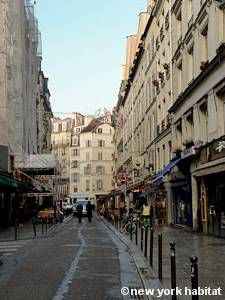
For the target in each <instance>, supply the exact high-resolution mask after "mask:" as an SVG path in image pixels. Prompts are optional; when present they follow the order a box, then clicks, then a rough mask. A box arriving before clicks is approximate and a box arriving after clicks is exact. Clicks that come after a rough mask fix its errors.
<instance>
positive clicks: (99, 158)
mask: <svg viewBox="0 0 225 300" xmlns="http://www.w3.org/2000/svg"><path fill="white" fill-rule="evenodd" d="M98 160H102V152H98Z"/></svg>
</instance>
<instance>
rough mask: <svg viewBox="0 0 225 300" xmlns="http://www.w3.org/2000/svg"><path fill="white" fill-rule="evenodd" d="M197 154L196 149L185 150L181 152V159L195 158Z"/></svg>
mask: <svg viewBox="0 0 225 300" xmlns="http://www.w3.org/2000/svg"><path fill="white" fill-rule="evenodd" d="M195 154H196V151H195V148H194V147H190V148H187V149H184V150H183V151H182V152H181V158H182V159H184V158H187V157H190V156H193V155H195Z"/></svg>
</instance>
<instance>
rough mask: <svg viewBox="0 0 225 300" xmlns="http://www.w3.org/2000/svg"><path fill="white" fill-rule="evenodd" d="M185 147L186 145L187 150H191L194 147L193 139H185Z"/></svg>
mask: <svg viewBox="0 0 225 300" xmlns="http://www.w3.org/2000/svg"><path fill="white" fill-rule="evenodd" d="M183 145H184V146H185V147H186V148H189V147H192V146H194V141H193V138H188V139H185V140H184V141H183Z"/></svg>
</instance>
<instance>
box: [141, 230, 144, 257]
mask: <svg viewBox="0 0 225 300" xmlns="http://www.w3.org/2000/svg"><path fill="white" fill-rule="evenodd" d="M143 235H144V230H143V224H141V251H143Z"/></svg>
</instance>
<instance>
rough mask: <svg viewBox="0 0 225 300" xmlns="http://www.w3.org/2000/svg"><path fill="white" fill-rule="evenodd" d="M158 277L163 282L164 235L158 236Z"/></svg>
mask: <svg viewBox="0 0 225 300" xmlns="http://www.w3.org/2000/svg"><path fill="white" fill-rule="evenodd" d="M158 277H159V280H162V234H159V235H158Z"/></svg>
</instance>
